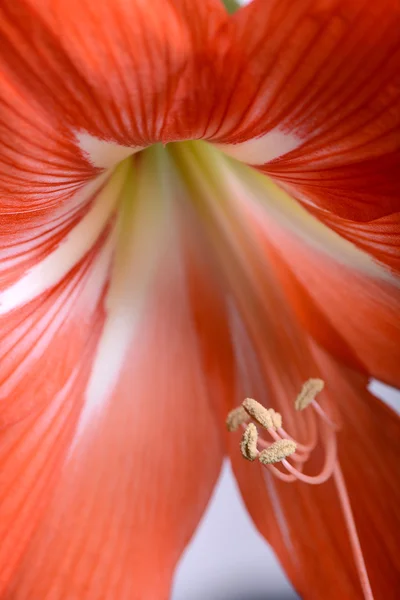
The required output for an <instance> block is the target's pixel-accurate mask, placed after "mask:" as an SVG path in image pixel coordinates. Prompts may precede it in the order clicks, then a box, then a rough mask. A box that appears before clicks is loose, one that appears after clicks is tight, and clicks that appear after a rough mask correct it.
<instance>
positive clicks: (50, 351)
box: [0, 149, 232, 600]
mask: <svg viewBox="0 0 400 600" xmlns="http://www.w3.org/2000/svg"><path fill="white" fill-rule="evenodd" d="M161 152H162V153H163V152H164V151H163V150H161ZM157 157H158V149H154V150H151V151H149V153H148V154H147V155H146V154H145V155H144V156H142V157H141V158H140V161H139V160H138V161H137V165H138V170H137V174H136V177H135V185H133V181H132V174H131V172H130V170H129V169H131V168H132V166H130V165H131V163H130V162H128V163H126V165H125V166H127V167H128V173H127V178H126V180H125V181H124V185H123V188H122V190H120V193H119V195H118V197H117V200H116V201H117V203H118V202H120V201H122V208H121V210H122V211H123V212H122V214H120V216H119V218H118V220H117V221H115V219H114V218H113V216H112V214H111V216H110V218H109V220H106V222H105V223H104V227H103V230H100V231H99V232H98V239H97V241H96V243H95V244H94V245H93V248H89V245H90V244H89V242H90V239H89V238H90V236H89V233H90V232H91V233H90V235H91V236H92V237H93V236H94V233H95V232H96V231H97V230H96V231H95V229H93V225H94V222H97V221H96V219H97V217H96V218H94V220H93V212H92V213H90V210H89V212H88V214H90V215H91V216H90V219H89V220H87V221H86V225H87V226H88V227H87V228H86V230H85V233H86V235H85V236H83V237H82V236H76V228H78V227H79V223H76V224H75V225H74V227H71V228H70V229H69V230H68V231H67V232H66V234H65V239H63V238H62V237H61V238H60V240H58V244H56V243H55V244H54V247H52V248H51V252H50V254H49V255H48V256H54V255H55V256H58V258H60V259H62V260H60V262H58V263H57V264H59V265H60V267H62V268H60V270H59V272H58V273H57V272H56V273H55V272H54V271H53V270H52V269H51V268H50V267H51V266H52V265H51V263H49V262H48V256H46V254H45V255H44V257H40V255H38V256H37V257H36V259H37V260H36V265H31V266H30V267H31V268H30V269H29V270H28V271H27V272H26V273H24V270H23V269H21V270H22V275H21V273H20V274H19V279H18V278H16V279H15V278H14V279H13V278H12V279H13V280H12V281H11V282H8V284H7V285H6V286H5V287H4V288H3V289H2V290H1V294H2V295H1V296H0V299H1V300H2V303H0V308H1V310H2V311H3V313H4V317H3V319H4V320H3V324H2V326H1V329H0V331H1V334H0V335H1V336H2V337H1V342H2V344H1V348H2V353H3V355H2V361H1V363H0V369H1V376H0V393H1V394H2V397H3V403H2V405H1V411H0V417H1V418H2V422H1V423H2V429H1V431H0V466H1V469H0V487H1V489H2V497H1V500H0V535H1V539H2V544H1V545H0V584H1V588H0V589H1V590H2V592H0V593H3V594H4V597H6V598H7V597H10V598H11V597H12V598H15V599H17V598H21V599H22V598H26V597H32V598H35V597H38V598H45V597H50V596H59V595H60V594H65V595H67V596H69V597H79V598H82V600H83V599H89V600H90V599H93V600H97V599H98V598H99V597H102V596H103V595H104V596H107V597H116V598H121V600H122V599H123V598H126V599H127V600H128V599H129V600H133V599H135V598H137V599H138V600H142V598H144V597H145V598H148V599H149V600H150V599H152V598H154V600H160V599H162V598H167V597H168V594H169V586H170V582H171V576H172V571H173V568H174V566H175V563H176V561H177V559H178V557H179V555H180V553H181V552H182V550H183V548H184V547H185V545H186V543H187V541H188V539H189V537H190V535H191V534H192V532H193V529H194V528H195V526H196V525H197V522H198V520H199V518H200V516H201V514H202V511H203V509H204V506H205V504H206V502H207V500H208V498H209V495H210V493H211V490H212V487H213V484H214V482H215V480H216V478H217V476H218V472H219V469H220V465H221V461H222V456H223V440H222V436H221V431H220V429H219V426H220V425H219V424H222V423H223V417H222V415H223V414H224V413H225V411H226V408H227V405H228V403H229V400H230V397H231V393H230V391H229V378H227V373H229V365H232V358H231V357H230V350H229V348H230V344H229V335H228V330H227V328H226V326H225V324H224V321H223V319H222V307H223V302H222V297H221V296H220V295H219V292H218V290H219V284H218V280H217V279H216V278H215V276H213V275H212V273H209V272H208V270H207V269H206V264H205V263H204V253H203V246H202V242H201V239H199V238H198V237H197V236H196V232H195V231H194V232H192V233H189V231H190V228H191V224H190V222H188V221H186V220H185V223H184V224H183V223H181V222H179V220H178V219H176V218H175V217H176V212H175V210H176V205H175V202H176V201H177V202H179V201H180V200H178V199H176V198H174V197H173V194H172V192H171V190H170V189H169V188H168V181H169V179H168V173H167V171H166V170H165V164H163V163H162V161H161V163H160V162H159V161H158V158H157ZM119 172H120V171H117V173H116V174H115V175H114V176H113V177H112V178H111V180H110V182H108V185H109V186H111V189H110V188H109V189H108V191H109V192H110V191H112V190H114V191H115V189H114V187H113V186H114V185H115V177H118V173H119ZM155 174H156V176H155ZM106 186H107V184H106ZM161 187H162V189H163V193H164V200H165V202H164V203H163V204H162V205H160V204H159V203H158V200H159V197H160V194H161V191H160V190H161ZM105 189H107V187H105ZM170 192H171V193H170ZM100 194H101V192H100ZM108 202H109V203H110V200H109V199H108ZM106 204H107V198H104V197H103V198H102V202H100V203H99V198H98V196H97V195H96V197H95V198H94V200H93V206H94V209H96V207H98V206H101V207H104V206H105V205H106ZM110 206H113V204H112V202H111V203H110ZM92 208H93V207H92ZM85 217H87V215H84V216H83V221H81V222H80V223H82V222H84V219H85ZM97 225H98V226H99V225H100V222H97ZM115 227H117V230H118V234H119V235H118V237H117V239H118V243H117V244H115V243H114V242H115V237H114V235H113V234H114V233H115ZM50 232H51V230H50ZM48 233H49V231H48ZM74 234H75V238H74V237H73V236H74ZM71 236H72V237H71ZM39 237H40V236H39ZM74 239H75V242H76V241H77V240H78V241H79V244H80V245H79V244H76V243H75V244H71V240H72V241H73V240H74ZM82 240H84V241H85V242H86V243H87V245H88V248H87V251H86V252H84V251H85V249H86V247H85V246H84V245H82ZM31 241H32V240H31ZM63 244H64V245H65V244H66V248H67V249H68V250H69V253H66V254H65V253H63ZM78 250H80V251H81V252H83V256H82V257H81V259H80V260H79V261H77V262H76V264H75V263H74V260H73V259H74V257H75V258H76V256H75V255H74V252H77V251H78ZM57 253H58V254H57ZM71 253H72V258H69V260H70V262H68V261H67V256H68V257H71ZM12 257H13V259H14V260H15V261H17V259H18V253H15V255H14V256H12ZM112 258H113V260H112V261H111V259H112ZM46 261H47V262H46ZM38 265H39V266H41V270H40V269H38V268H37V267H38ZM68 265H69V267H70V268H69V270H67V272H66V273H65V274H64V276H61V275H62V269H64V270H65V269H66V268H67V267H68ZM206 274H207V276H206ZM56 275H58V276H60V281H58V280H57V279H56ZM24 277H28V278H30V279H29V282H30V283H31V284H33V285H30V286H27V285H25V286H21V283H20V282H21V281H24ZM25 281H26V280H25ZM210 282H212V283H213V286H212V294H211V293H210V287H209V286H210ZM15 285H17V286H18V285H19V288H17V291H19V292H24V294H25V295H24V294H22V293H17V294H16V293H11V292H15V291H16V288H15V287H13V286H15ZM46 286H47V287H46ZM10 290H11V292H10ZM7 323H8V324H7ZM211 331H218V332H219V342H218V344H212V343H211V342H212V337H211V335H210V332H211ZM4 349H5V350H6V352H5V353H4ZM221 357H225V358H224V360H223V361H222V362H219V363H218V361H219V360H220V358H221ZM225 367H226V368H225ZM230 368H231V369H232V366H230ZM227 380H228V384H226V381H227Z"/></svg>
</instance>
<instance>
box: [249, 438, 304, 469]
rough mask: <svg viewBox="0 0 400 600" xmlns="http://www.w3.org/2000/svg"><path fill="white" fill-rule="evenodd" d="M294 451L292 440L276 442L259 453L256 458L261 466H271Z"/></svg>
mask: <svg viewBox="0 0 400 600" xmlns="http://www.w3.org/2000/svg"><path fill="white" fill-rule="evenodd" d="M295 451H296V442H294V441H293V440H278V441H277V442H274V443H273V444H271V445H270V447H269V448H267V449H266V450H263V451H262V452H260V454H259V455H258V458H259V460H260V462H261V463H262V464H263V465H271V464H273V463H277V462H280V461H281V460H283V459H284V458H287V457H288V456H290V455H291V454H293V452H295Z"/></svg>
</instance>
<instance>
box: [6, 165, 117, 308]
mask: <svg viewBox="0 0 400 600" xmlns="http://www.w3.org/2000/svg"><path fill="white" fill-rule="evenodd" d="M124 167H125V165H124ZM126 167H128V165H126ZM125 177H126V168H121V169H118V170H117V171H116V172H115V173H114V174H113V175H112V177H111V178H110V180H109V181H108V183H107V184H106V185H105V186H104V188H103V189H102V190H101V191H100V192H99V194H98V196H97V198H96V200H95V202H94V203H93V206H92V207H91V209H90V210H89V211H88V213H87V214H86V215H85V217H84V218H83V219H82V220H81V221H80V222H79V223H78V224H77V225H76V226H75V227H74V228H73V229H72V230H71V231H70V232H69V233H68V235H67V236H66V237H65V238H64V240H63V242H62V243H61V244H59V245H58V246H57V247H56V248H55V249H54V251H53V252H52V253H51V254H49V255H48V256H46V258H44V259H43V260H42V261H40V262H39V263H37V264H36V265H35V266H34V267H32V268H31V269H30V270H29V271H28V272H27V273H26V274H25V275H24V276H23V277H22V278H21V279H20V280H19V281H17V282H16V283H14V284H13V285H11V286H10V287H8V288H6V289H5V290H4V291H3V292H1V293H0V314H5V313H7V312H9V311H11V310H13V309H15V308H17V307H18V306H22V305H23V304H26V303H28V302H30V301H31V300H33V299H34V298H36V297H37V296H39V295H40V294H42V293H43V292H45V291H46V290H48V289H50V288H51V287H53V286H54V285H56V284H57V283H58V282H59V281H61V280H62V279H63V277H65V275H66V274H67V273H68V272H69V271H70V270H71V269H72V268H73V267H74V266H75V265H76V264H77V263H78V262H79V261H80V260H81V259H82V258H83V257H84V256H85V254H86V253H87V252H88V251H89V250H90V249H91V248H92V247H93V245H94V244H95V243H96V240H97V239H98V237H99V235H100V234H101V232H102V231H103V230H104V228H105V226H106V224H107V222H108V221H109V219H110V217H111V215H112V213H113V211H114V209H115V206H116V203H117V201H118V198H119V195H120V192H121V188H122V185H123V183H124V179H125Z"/></svg>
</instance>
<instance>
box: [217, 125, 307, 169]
mask: <svg viewBox="0 0 400 600" xmlns="http://www.w3.org/2000/svg"><path fill="white" fill-rule="evenodd" d="M302 143H303V142H302V140H301V139H300V138H298V137H296V136H295V135H293V134H290V133H285V132H283V131H280V130H279V129H273V130H272V131H269V132H268V133H266V134H265V135H262V136H261V137H258V138H253V139H251V140H247V141H246V142H241V143H239V144H215V146H216V147H217V148H218V149H219V150H221V151H222V152H224V153H225V154H229V156H232V157H233V158H236V159H237V160H240V161H242V162H244V163H246V164H248V165H264V164H265V163H267V162H269V161H271V160H274V159H275V158H279V157H280V156H283V155H284V154H288V153H289V152H291V151H292V150H295V149H296V148H298V147H300V146H301V144H302Z"/></svg>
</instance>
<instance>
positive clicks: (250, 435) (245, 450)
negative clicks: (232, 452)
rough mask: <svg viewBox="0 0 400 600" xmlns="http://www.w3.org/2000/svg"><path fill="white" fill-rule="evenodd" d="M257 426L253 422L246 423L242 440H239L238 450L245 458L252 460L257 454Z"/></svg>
mask: <svg viewBox="0 0 400 600" xmlns="http://www.w3.org/2000/svg"><path fill="white" fill-rule="evenodd" d="M257 439H258V434H257V427H256V426H255V425H254V423H249V425H247V427H246V430H245V432H244V433H243V437H242V441H241V442H240V451H241V453H242V455H243V456H244V458H245V459H246V460H251V461H253V460H254V459H256V458H257V456H258V454H259V453H258V450H257Z"/></svg>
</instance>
